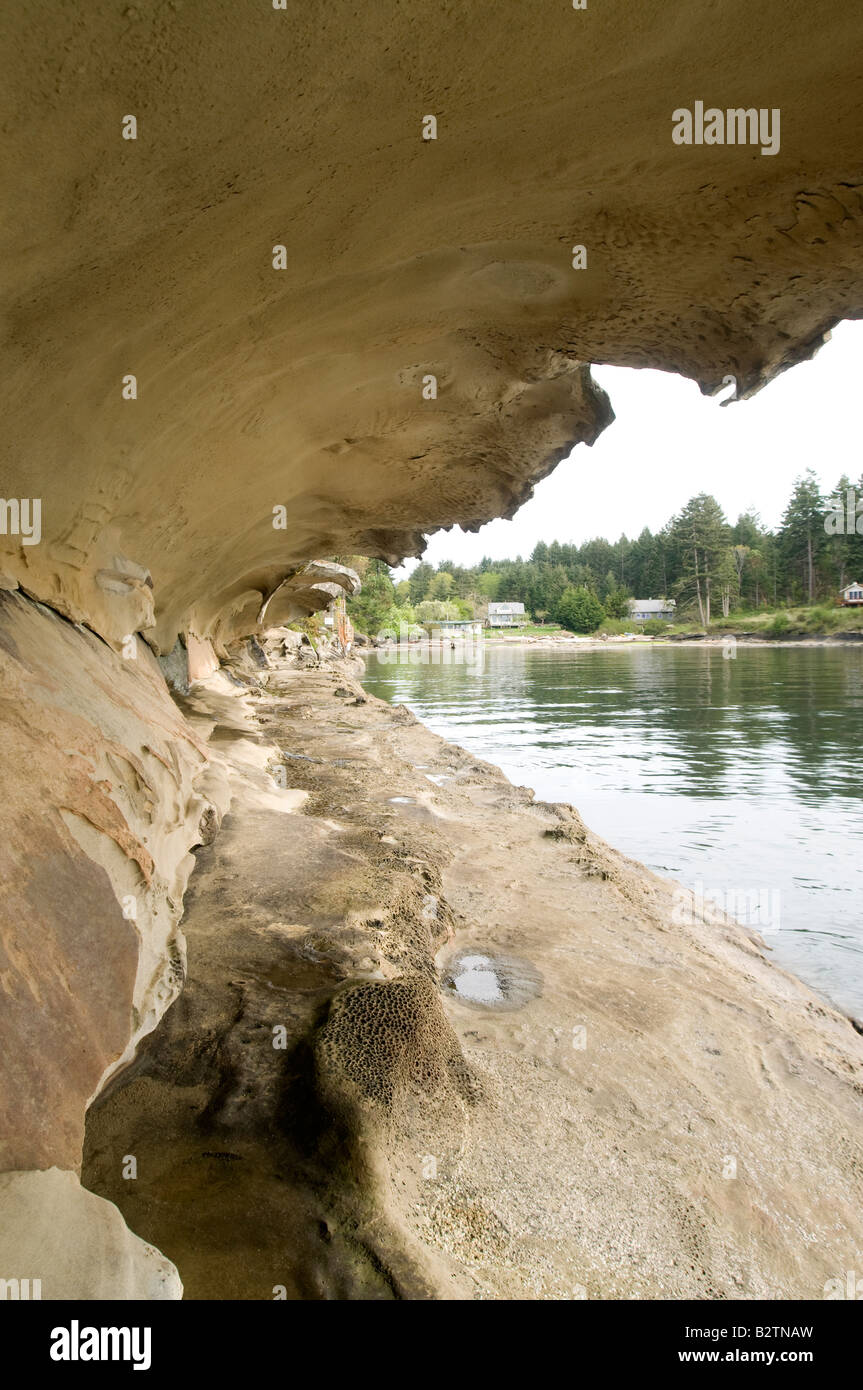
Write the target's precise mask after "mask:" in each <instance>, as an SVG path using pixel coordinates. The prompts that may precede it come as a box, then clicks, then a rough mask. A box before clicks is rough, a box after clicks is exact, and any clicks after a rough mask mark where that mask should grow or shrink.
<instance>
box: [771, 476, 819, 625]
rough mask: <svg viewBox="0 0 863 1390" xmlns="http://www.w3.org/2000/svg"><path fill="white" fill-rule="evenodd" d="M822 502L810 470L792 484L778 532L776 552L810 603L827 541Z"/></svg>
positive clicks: (792, 580) (788, 574) (791, 579)
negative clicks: (817, 567)
mask: <svg viewBox="0 0 863 1390" xmlns="http://www.w3.org/2000/svg"><path fill="white" fill-rule="evenodd" d="M824 512H825V506H824V498H823V497H822V496H821V489H820V487H819V486H818V479H817V478H816V477H815V474H814V473H813V471H812V469H811V468H809V469H807V471H806V472H805V473H804V474H803V476H802V477H801V478H798V479H797V481H796V483H795V484H794V491H793V492H792V494H791V500H790V501H789V503H788V506H787V507H786V509H785V515H784V516H783V518H782V526H781V528H780V531H779V549H780V554H781V557H782V559H783V560H784V562H785V566H786V574H787V577H788V578H789V579H790V581H791V583H792V585H794V586H796V585H797V584H799V585H800V586H801V588H802V590H803V593H804V594H805V595H806V598H807V599H808V601H809V603H812V602H813V601H814V598H815V589H816V582H815V579H816V576H815V570H816V565H817V563H818V560H819V558H820V557H821V556H822V554H823V552H824V547H825V541H826V532H825V530H824Z"/></svg>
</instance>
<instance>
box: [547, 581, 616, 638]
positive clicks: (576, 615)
mask: <svg viewBox="0 0 863 1390" xmlns="http://www.w3.org/2000/svg"><path fill="white" fill-rule="evenodd" d="M604 617H605V612H604V610H603V607H602V604H601V603H600V602H599V599H598V598H597V597H596V595H595V594H592V593H591V592H590V590H589V589H585V588H580V589H577V588H574V587H573V586H570V588H568V589H567V590H566V591H565V592H564V594H563V596H562V598H561V600H560V603H559V604H558V606H557V618H558V621H559V622H560V623H561V624H562V626H563V627H565V628H567V629H568V630H569V631H570V632H595V631H596V629H597V628H598V627H599V624H600V623H601V622H602V620H603V618H604Z"/></svg>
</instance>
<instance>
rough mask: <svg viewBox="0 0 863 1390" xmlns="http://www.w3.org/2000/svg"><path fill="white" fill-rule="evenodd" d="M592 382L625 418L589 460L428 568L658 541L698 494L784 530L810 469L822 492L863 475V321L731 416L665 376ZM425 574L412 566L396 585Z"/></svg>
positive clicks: (456, 543) (444, 537) (618, 370)
mask: <svg viewBox="0 0 863 1390" xmlns="http://www.w3.org/2000/svg"><path fill="white" fill-rule="evenodd" d="M593 374H594V377H595V379H596V380H597V381H598V382H599V384H600V385H601V386H602V387H603V388H604V389H605V391H606V392H607V393H608V395H609V397H610V399H611V404H612V406H613V408H614V412H615V415H616V417H617V418H616V419H615V421H614V423H613V424H612V425H610V426H609V427H608V429H607V430H606V431H605V432H604V433H603V434H601V435H600V437H599V439H598V440H597V442H596V444H594V446H593V448H592V449H589V448H588V447H587V446H586V445H585V444H579V445H577V446H576V448H575V449H574V450H573V452H572V453H571V454H570V456H569V458H568V459H565V460H564V461H563V462H562V463H559V464H558V466H557V468H556V469H555V470H554V472H553V473H552V474H551V476H550V477H548V478H546V479H545V480H544V481H543V482H541V483H539V484H538V485H537V487H536V491H535V495H534V497H533V498H532V499H531V500H530V501H529V502H526V503H525V505H524V506H523V507H522V508H521V510H520V511H519V512H517V513H516V515H515V516H514V517H513V519H512V521H491V522H489V524H488V525H487V526H483V528H482V530H480V531H478V532H477V534H476V535H473V536H471V535H467V534H466V533H465V532H464V531H462V530H461V529H460V528H459V527H457V526H456V527H453V529H452V530H450V531H437V532H436V533H435V534H434V535H433V536H432V537H431V539H430V540H429V544H428V547H427V549H426V552H425V555H424V556H423V559H425V560H428V561H429V563H431V564H433V565H437V564H438V563H439V562H440V561H441V560H453V561H454V562H455V563H456V564H461V565H475V564H477V563H478V562H479V561H480V560H481V559H482V557H483V556H484V555H490V556H491V557H492V558H493V559H498V560H500V559H505V558H509V559H514V558H515V556H516V555H521V556H523V557H524V558H525V559H527V558H528V556H529V555H530V552H531V551H532V550H533V547H534V546H535V545H536V543H537V541H540V540H544V541H554V540H557V541H573V542H576V543H578V544H580V543H581V542H583V541H586V540H590V539H591V538H592V537H594V536H604V537H606V538H607V539H608V540H612V541H613V540H616V539H617V537H618V536H619V535H620V534H621V532H625V533H626V535H628V536H629V537H630V538H634V537H635V536H637V535H638V534H639V532H640V531H641V530H642V529H643V527H645V526H649V527H650V529H651V531H657V530H659V528H660V527H661V526H663V525H664V523H665V522H666V521H667V520H668V519H669V517H671V516H672V515H673V513H674V512H678V511H680V509H681V507H682V506H683V505H684V504H685V503H686V502H687V501H688V500H689V498H690V497H692V496H693V495H694V494H695V493H697V492H710V493H712V494H713V496H714V497H715V498H716V499H717V501H718V502H719V503H720V505H721V506H722V508H723V510H724V511H725V514H726V516H727V517H728V519H729V520H730V521H732V522H733V521H736V520H737V517H738V515H739V513H740V512H742V511H745V510H746V508H747V507H750V506H753V507H755V509H756V511H758V512H760V514H761V519H762V521H763V522H764V524H765V525H767V526H776V525H777V524H778V522H779V521H780V519H781V516H782V512H783V510H784V508H785V504H786V502H787V500H788V496H789V493H790V492H791V487H792V485H793V482H794V479H795V478H796V477H797V476H798V475H799V474H800V473H802V472H803V471H804V470H805V469H806V468H814V470H815V472H816V474H817V475H818V477H819V479H820V481H821V483H822V485H823V486H825V487H832V485H833V484H834V483H835V482H836V480H837V479H838V478H839V476H840V475H841V474H842V473H843V472H844V473H847V474H848V476H849V477H850V478H851V479H852V481H853V480H855V479H856V478H859V476H860V474H861V471H863V448H861V447H860V443H859V441H860V437H861V428H860V417H859V416H858V415H857V407H858V403H859V402H860V399H861V394H863V321H858V322H856V323H851V322H846V323H841V324H839V325H838V327H837V328H835V329H834V330H833V337H832V338H831V340H830V342H828V343H827V344H826V345H825V346H824V347H823V348H822V349H821V351H820V352H819V353H818V354H817V356H816V357H814V358H813V360H812V361H811V362H803V363H801V364H800V365H799V366H797V367H793V368H792V369H791V370H790V371H787V372H783V374H782V375H781V376H780V377H778V378H777V379H776V381H774V382H773V383H772V384H771V385H770V386H768V387H767V388H766V389H765V390H763V391H761V392H760V393H759V394H758V395H757V396H755V397H753V399H752V400H749V401H739V402H737V403H736V404H734V405H730V406H726V407H721V406H720V405H719V399H724V397H725V396H727V395H728V392H727V391H724V392H723V393H722V396H721V397H720V398H711V397H709V396H702V394H701V392H700V391H699V389H698V387H697V386H696V385H695V383H694V382H691V381H687V380H686V379H685V378H684V377H680V376H674V375H671V374H670V373H666V372H655V371H636V370H633V369H632V368H630V367H594V369H593ZM858 393H861V394H858ZM417 563H418V561H417V560H407V561H406V562H405V564H404V565H403V566H402V568H401V569H399V570H397V571H396V572H395V575H396V578H398V579H401V578H403V577H404V576H405V575H407V574H409V573H410V571H411V570H412V569H413V567H414V565H416V564H417Z"/></svg>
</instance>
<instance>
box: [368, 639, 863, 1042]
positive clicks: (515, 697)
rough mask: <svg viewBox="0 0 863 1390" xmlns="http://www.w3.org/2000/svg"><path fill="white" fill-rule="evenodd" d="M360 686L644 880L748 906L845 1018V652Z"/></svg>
mask: <svg viewBox="0 0 863 1390" xmlns="http://www.w3.org/2000/svg"><path fill="white" fill-rule="evenodd" d="M365 684H366V686H367V688H368V689H369V690H370V691H371V692H372V693H373V694H375V695H379V696H381V697H383V698H384V699H386V700H389V701H391V702H393V703H396V704H407V705H409V706H410V707H411V709H412V710H413V711H414V712H415V714H417V715H418V717H419V718H420V719H422V720H423V721H424V722H425V723H426V724H427V725H429V727H430V728H432V729H434V731H435V732H436V733H439V734H442V735H443V736H444V737H445V738H448V739H450V740H451V741H452V742H454V743H459V744H461V745H462V746H463V747H464V748H467V749H469V750H470V751H471V752H473V753H475V754H477V755H478V756H479V757H481V758H485V759H487V760H488V761H489V762H492V763H495V764H496V765H497V766H498V767H500V768H501V769H502V770H503V771H504V772H505V773H506V775H507V776H508V777H509V778H510V779H511V780H512V781H514V782H517V783H520V784H522V785H527V786H530V787H533V788H534V790H535V791H536V793H537V795H538V796H539V797H541V798H543V799H545V800H552V801H555V800H558V801H569V802H571V803H572V804H573V805H574V806H575V807H576V808H577V809H578V811H579V812H580V813H581V815H582V816H583V818H584V820H585V821H586V822H587V824H588V825H589V826H590V828H591V829H592V830H594V831H596V832H597V834H599V835H601V836H602V837H603V838H604V839H606V840H608V841H609V842H610V843H611V844H613V845H614V846H615V847H616V848H617V849H620V850H623V851H624V853H626V854H629V855H632V856H633V858H636V859H639V860H641V861H642V862H643V863H645V864H648V865H649V866H650V868H651V869H654V870H655V871H656V872H657V873H660V874H667V875H669V876H671V877H673V878H676V879H678V880H679V881H680V882H682V883H683V884H685V885H686V886H687V887H688V888H692V889H694V890H696V891H702V892H703V893H704V894H705V896H706V895H708V894H714V893H719V894H720V895H721V897H722V901H723V905H728V904H729V903H730V902H731V899H730V898H729V897H727V896H724V895H728V894H736V893H740V894H751V895H753V896H751V897H749V898H746V897H744V898H741V899H738V900H737V901H739V902H740V903H742V904H743V910H742V911H741V912H738V913H737V915H738V916H741V917H742V918H743V920H748V921H749V922H750V924H751V925H754V926H758V922H759V919H758V917H757V915H753V913H754V912H756V911H757V909H756V908H755V903H756V901H757V903H758V905H759V908H760V911H761V916H760V922H761V926H760V930H762V932H763V933H764V936H765V940H766V941H767V942H768V944H769V945H770V946H771V947H772V949H773V954H774V958H775V959H776V960H777V961H778V962H779V963H780V964H782V965H784V966H785V967H786V968H787V969H789V970H792V971H794V972H795V973H796V974H797V975H799V976H800V977H801V978H802V979H804V980H805V981H806V982H807V983H808V984H810V985H811V986H812V987H813V988H815V989H817V990H819V991H820V992H821V993H822V994H824V995H826V996H827V997H828V998H830V999H832V1000H833V1001H834V1003H835V1004H837V1005H838V1006H839V1007H840V1008H844V1009H846V1010H847V1011H848V1012H850V1013H853V1014H855V1015H856V1016H857V1017H859V1018H863V909H861V903H863V799H862V798H863V751H861V750H863V651H860V650H859V649H858V650H855V649H843V648H824V647H822V648H787V647H784V648H764V647H760V648H746V647H742V648H741V647H738V650H737V656H736V658H735V659H733V660H727V659H724V658H723V655H722V651H721V649H718V648H711V649H708V648H703V649H699V648H694V647H689V648H679V647H677V648H668V647H639V646H632V647H626V648H620V649H617V650H615V649H611V650H602V651H595V650H594V651H580V652H578V651H576V652H566V653H558V652H541V651H524V650H518V649H515V648H497V649H492V650H491V651H487V652H486V658H485V662H484V665H483V667H482V669H480V670H477V669H476V668H475V667H471V666H465V665H448V666H440V665H406V664H405V665H402V664H395V663H392V664H390V663H387V662H385V661H384V660H382V659H381V658H379V657H372V658H370V659H369V662H368V671H367V675H366V680H365ZM755 895H757V897H756V896H755ZM747 903H748V904H750V905H751V906H748V907H747V906H746V904H747ZM777 923H778V925H777Z"/></svg>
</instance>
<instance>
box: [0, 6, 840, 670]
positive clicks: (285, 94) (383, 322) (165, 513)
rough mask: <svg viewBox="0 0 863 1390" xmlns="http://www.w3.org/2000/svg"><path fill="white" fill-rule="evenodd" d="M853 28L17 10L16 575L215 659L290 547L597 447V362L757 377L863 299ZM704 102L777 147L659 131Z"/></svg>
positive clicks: (75, 609)
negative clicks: (211, 647) (584, 264)
mask: <svg viewBox="0 0 863 1390" xmlns="http://www.w3.org/2000/svg"><path fill="white" fill-rule="evenodd" d="M861 39H863V12H861V10H860V8H859V6H854V5H849V4H847V3H846V0H822V3H821V4H818V5H814V4H812V3H811V0H760V3H759V4H758V5H750V4H746V3H745V2H744V0H723V3H721V4H718V5H717V4H716V3H715V0H686V3H685V4H683V3H671V4H669V3H667V0H640V3H639V4H638V5H635V6H634V5H633V4H632V3H631V0H602V2H601V3H596V4H594V3H593V0H591V4H590V5H589V6H588V8H587V9H586V10H584V11H576V10H574V9H573V8H572V6H571V5H570V4H569V3H568V0H559V3H557V4H547V5H543V6H537V5H531V4H528V3H525V0H498V2H497V3H495V4H494V6H493V7H492V8H491V9H489V7H488V6H482V5H477V4H475V3H473V2H472V0H470V2H469V0H452V2H451V3H447V4H443V5H432V6H429V5H427V4H425V3H422V2H421V0H381V2H380V3H376V4H375V5H374V6H366V7H364V8H358V7H357V5H356V4H354V3H352V0H330V3H328V4H327V6H326V7H325V9H324V10H321V9H320V7H317V6H311V7H310V6H297V5H290V6H288V7H287V8H286V9H284V10H277V9H274V8H273V6H272V5H271V4H269V3H266V2H265V3H258V2H257V0H255V3H252V0H240V3H238V2H237V0H212V3H211V4H209V5H208V7H207V10H206V13H205V14H204V13H201V12H200V11H199V10H198V9H197V8H196V7H194V6H190V5H182V4H179V3H178V4H168V5H163V4H158V5H156V4H149V3H142V4H139V5H135V6H130V7H124V6H122V5H117V4H115V3H114V0H90V3H88V5H87V7H86V11H85V12H80V13H79V12H78V11H77V10H75V9H74V8H72V7H61V8H59V9H58V7H57V6H56V5H54V4H51V3H49V0H29V3H28V4H26V5H10V6H6V7H5V9H4V12H3V15H2V17H0V42H2V44H3V51H4V52H5V53H7V54H9V55H10V61H9V62H7V64H6V68H7V72H8V80H7V81H6V82H5V83H4V84H3V90H2V92H0V117H2V122H3V129H4V136H5V142H6V164H7V168H9V167H13V168H14V169H15V170H16V171H17V177H16V179H15V183H14V189H13V194H14V216H12V217H10V218H9V219H8V220H7V222H6V224H5V228H4V230H3V234H2V253H3V254H2V256H0V266H2V272H0V274H2V282H0V285H2V287H0V302H2V310H3V319H4V322H5V329H4V333H3V341H2V355H0V368H2V376H3V382H4V396H5V400H4V430H3V442H2V447H3V454H4V456H3V460H2V466H0V476H2V481H3V489H2V491H3V496H4V497H7V498H8V497H10V496H12V497H17V498H33V497H38V498H40V499H41V500H42V504H43V516H42V532H43V538H42V541H41V543H40V544H38V545H33V546H25V545H23V544H20V543H19V540H18V538H16V537H10V536H7V537H5V538H0V539H3V541H4V545H3V551H4V553H3V554H2V557H0V569H2V571H3V573H4V574H6V575H7V576H8V577H9V579H10V580H12V581H14V580H15V579H17V580H19V581H20V583H21V584H22V585H23V586H24V587H25V588H26V589H27V590H28V592H30V593H32V594H34V595H35V596H36V597H39V598H42V599H44V600H46V601H48V602H51V603H52V604H53V605H55V606H57V607H59V608H61V609H62V611H64V612H66V613H68V614H69V615H70V616H72V617H73V618H75V619H84V620H86V621H87V622H88V623H89V624H90V625H91V626H93V627H94V628H95V629H96V630H97V631H99V632H100V633H102V634H103V635H104V636H106V637H107V638H108V639H109V640H111V641H112V642H113V643H117V642H119V641H121V640H122V638H123V636H124V635H125V634H127V633H129V632H135V631H138V630H146V631H147V632H148V634H149V636H150V638H151V640H152V641H153V642H154V643H155V645H156V648H157V650H158V651H159V652H160V653H162V654H167V653H169V652H170V651H171V650H172V648H173V646H174V643H175V640H176V636H177V633H178V632H180V631H182V632H192V633H194V634H195V635H197V636H198V637H199V638H201V639H206V638H209V639H211V640H213V641H214V642H215V643H216V644H217V647H218V644H219V643H220V642H223V641H224V642H227V641H229V640H230V638H231V637H232V636H233V635H235V634H239V633H246V632H250V631H253V630H255V628H256V627H257V626H258V624H259V623H260V621H261V616H262V610H263V609H264V608H265V605H266V603H267V601H268V600H270V599H273V596H274V595H277V594H278V591H279V587H280V585H281V584H282V582H283V581H284V580H285V579H286V578H287V577H289V576H291V575H293V574H295V573H296V572H297V571H298V570H299V569H300V567H301V566H302V564H303V562H305V561H306V560H310V559H313V558H314V557H316V556H322V555H323V556H325V555H330V554H338V553H361V554H370V555H371V554H379V555H382V556H385V557H387V558H389V559H393V560H394V559H396V558H397V557H400V556H403V555H405V554H412V553H414V554H415V553H418V551H419V549H420V548H421V544H422V542H421V536H422V534H423V533H425V532H428V531H430V530H432V529H434V528H435V527H439V526H442V525H449V524H451V523H453V522H460V523H461V524H463V525H466V526H468V527H476V526H478V525H479V524H480V523H482V522H484V521H486V520H488V519H489V518H491V517H495V516H500V515H511V514H512V512H513V511H514V510H515V509H516V507H517V506H518V504H519V503H520V502H521V501H522V500H524V498H525V497H526V496H528V495H529V493H530V490H531V486H532V484H533V482H534V481H535V480H536V479H538V478H541V477H542V476H543V475H544V474H545V473H546V472H548V471H549V470H550V469H551V468H552V467H553V466H554V464H555V463H556V462H557V461H558V460H559V459H560V458H561V457H563V456H564V455H565V454H566V453H567V452H568V451H569V450H570V448H571V447H572V445H573V444H575V443H577V442H578V441H580V440H583V441H587V442H590V441H592V440H593V439H594V438H595V437H596V435H597V433H598V432H599V431H600V430H601V429H602V428H604V426H605V425H607V424H608V423H609V421H610V419H611V413H610V410H609V406H608V403H607V401H606V399H605V398H604V396H603V394H602V393H601V392H599V391H598V390H597V388H596V387H595V386H593V384H592V382H591V379H590V373H589V369H588V367H587V366H586V365H585V364H587V363H591V362H612V363H620V364H629V365H632V366H645V367H646V366H653V367H665V368H668V369H671V370H675V371H679V372H683V373H685V374H687V375H689V376H691V377H693V378H694V379H695V380H697V381H698V382H699V383H700V384H701V386H702V387H703V388H705V389H714V388H718V387H719V386H720V384H721V382H722V381H723V378H724V377H725V376H726V375H728V374H733V375H734V376H735V377H736V379H737V381H738V389H739V392H740V393H741V394H746V393H747V392H750V391H753V390H755V389H757V388H758V387H759V386H760V385H761V384H762V383H764V382H765V381H767V380H769V379H770V378H771V376H773V375H774V374H775V373H776V372H777V371H779V370H781V369H782V368H783V367H785V366H787V365H788V364H789V363H792V362H794V361H796V360H798V359H799V358H800V357H801V356H805V355H807V354H808V353H810V352H811V351H812V349H813V347H814V346H817V344H818V343H819V342H820V341H821V336H822V334H823V331H824V330H825V329H826V328H828V327H829V326H830V325H831V324H832V323H833V322H835V321H836V319H837V318H839V317H842V316H844V315H845V316H847V315H857V314H859V313H860V312H861V310H863V294H861V288H860V286H861V274H863V238H861V228H863V219H861V192H863V182H861V171H860V153H859V152H860V95H859V83H858V72H857V68H858V57H857V55H858V53H859V51H860V46H861ZM696 99H703V100H705V102H707V103H708V104H711V103H716V104H718V105H719V106H720V107H723V108H725V107H728V106H738V105H742V106H744V107H754V108H758V109H760V108H765V109H771V110H772V109H773V108H778V109H779V110H780V111H781V148H780V151H779V153H778V154H777V155H775V156H774V157H765V156H763V155H762V154H761V153H760V150H759V148H757V147H749V146H737V147H730V146H722V147H717V146H706V145H704V146H694V145H693V146H688V147H685V146H679V145H675V144H674V143H673V141H672V138H671V137H672V113H673V111H674V110H675V108H678V107H681V106H691V105H692V104H693V102H694V101H695V100H696ZM127 113H128V114H132V115H135V116H136V118H137V122H138V129H137V139H135V140H124V139H123V138H122V135H121V129H122V121H123V117H124V115H126V114H127ZM427 114H433V115H435V116H436V119H437V127H438V128H437V139H436V140H429V141H424V140H423V139H422V123H423V117H424V116H425V115H427ZM574 245H584V246H585V247H586V248H587V255H588V268H587V269H586V270H575V269H573V266H572V249H573V246H574ZM276 246H282V247H284V248H285V255H284V261H285V266H286V268H285V269H283V270H282V269H274V268H273V259H274V257H273V248H274V247H276ZM127 374H134V375H135V376H136V378H137V392H138V394H137V398H136V399H134V400H124V399H123V398H122V379H123V377H124V376H125V375H127ZM430 376H433V377H435V378H436V382H437V396H436V397H434V398H425V397H424V395H423V383H424V379H425V378H427V377H430ZM274 508H284V516H285V519H286V525H285V528H284V529H278V528H276V527H275V526H274V524H273V522H274ZM273 602H274V604H275V603H276V600H275V599H273ZM285 618H286V613H285V611H281V612H278V611H277V612H275V613H273V614H271V615H270V621H273V622H281V621H284V620H285Z"/></svg>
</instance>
